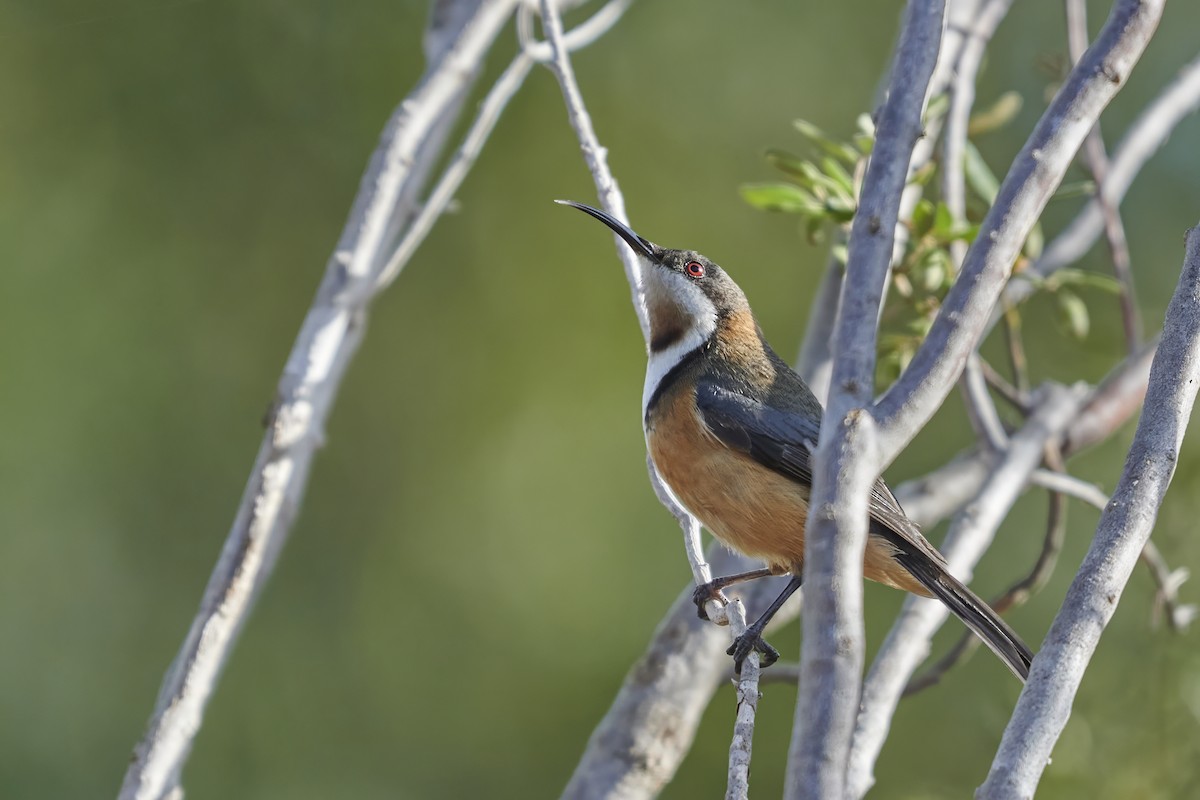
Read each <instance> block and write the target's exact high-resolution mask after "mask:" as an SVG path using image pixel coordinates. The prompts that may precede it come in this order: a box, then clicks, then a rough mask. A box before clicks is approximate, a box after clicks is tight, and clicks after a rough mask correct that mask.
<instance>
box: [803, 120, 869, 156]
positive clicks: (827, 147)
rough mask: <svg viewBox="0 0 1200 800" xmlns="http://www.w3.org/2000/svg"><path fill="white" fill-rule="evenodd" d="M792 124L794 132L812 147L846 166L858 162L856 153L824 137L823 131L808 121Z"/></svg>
mask: <svg viewBox="0 0 1200 800" xmlns="http://www.w3.org/2000/svg"><path fill="white" fill-rule="evenodd" d="M792 124H793V125H795V126H796V130H798V131H799V132H800V135H801V136H803V137H804V138H805V139H808V140H809V141H810V142H812V143H813V144H814V145H816V146H817V147H819V148H821V149H822V150H824V151H825V152H826V153H828V154H829V155H831V156H833V157H834V158H838V159H841V160H842V161H845V162H846V163H847V164H855V163H857V162H858V159H859V154H858V151H856V150H855V149H854V148H853V147H850V146H849V145H847V144H843V143H841V142H839V141H836V140H834V139H831V138H829V137H828V136H826V135H825V132H824V131H822V130H821V129H820V128H818V127H817V126H816V125H813V124H812V123H811V122H809V121H808V120H803V119H798V120H796V121H795V122H793V123H792Z"/></svg>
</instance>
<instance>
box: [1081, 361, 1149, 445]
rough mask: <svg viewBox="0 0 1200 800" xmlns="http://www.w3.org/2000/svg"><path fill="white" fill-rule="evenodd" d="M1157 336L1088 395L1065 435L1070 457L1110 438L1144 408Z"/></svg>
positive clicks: (1122, 363) (1123, 362) (1119, 365)
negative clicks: (1084, 404)
mask: <svg viewBox="0 0 1200 800" xmlns="http://www.w3.org/2000/svg"><path fill="white" fill-rule="evenodd" d="M1157 347H1158V339H1157V337H1156V338H1155V339H1154V340H1153V341H1151V342H1148V343H1147V344H1146V345H1145V346H1144V347H1143V348H1142V349H1141V350H1139V351H1138V352H1137V353H1134V354H1133V355H1131V356H1129V357H1128V358H1126V359H1125V360H1124V361H1122V362H1121V363H1120V364H1118V365H1117V367H1116V369H1114V370H1112V371H1111V372H1109V374H1108V375H1106V376H1105V377H1104V380H1102V381H1101V382H1100V385H1099V386H1097V387H1096V391H1094V392H1093V393H1092V396H1091V397H1090V398H1088V402H1087V405H1086V406H1084V408H1083V411H1082V412H1081V413H1080V414H1079V419H1077V420H1075V421H1074V422H1073V423H1071V427H1070V428H1068V429H1067V433H1066V435H1065V436H1064V437H1063V454H1064V455H1066V456H1068V457H1070V456H1072V455H1074V454H1075V453H1078V452H1079V451H1080V450H1084V449H1086V448H1088V447H1091V446H1092V445H1094V444H1096V443H1097V442H1101V441H1103V440H1105V439H1107V438H1108V437H1109V436H1111V435H1112V434H1113V431H1115V430H1116V429H1117V428H1119V427H1120V426H1121V425H1124V424H1125V422H1126V421H1127V420H1129V418H1130V417H1132V416H1133V414H1134V412H1135V411H1137V410H1138V409H1139V408H1141V407H1142V400H1143V398H1145V396H1146V387H1147V385H1148V384H1149V381H1150V363H1151V361H1152V360H1153V359H1154V353H1155V351H1156V348H1157Z"/></svg>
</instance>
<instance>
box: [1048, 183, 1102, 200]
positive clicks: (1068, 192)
mask: <svg viewBox="0 0 1200 800" xmlns="http://www.w3.org/2000/svg"><path fill="white" fill-rule="evenodd" d="M1095 194H1096V182H1095V181H1072V182H1071V183H1064V184H1062V185H1061V186H1059V187H1058V191H1057V192H1055V193H1054V196H1053V197H1051V198H1050V199H1051V200H1071V199H1073V198H1076V197H1092V196H1093V195H1095Z"/></svg>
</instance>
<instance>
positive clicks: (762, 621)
mask: <svg viewBox="0 0 1200 800" xmlns="http://www.w3.org/2000/svg"><path fill="white" fill-rule="evenodd" d="M799 588H800V576H799V575H793V576H792V579H791V580H790V581H788V585H787V586H785V587H783V591H782V592H780V593H779V597H776V598H775V602H773V603H771V606H770V607H769V608H768V609H767V610H766V611H764V612H763V615H762V616H761V617H759V618H758V619H757V620H755V621H754V624H753V625H751V626H749V627H748V628H746V632H745V633H743V634H742V635H741V636H739V637H737V638H736V639H734V640H733V644H732V645H730V647H729V649H728V650H726V651H725V652H726V653H728V654H729V655H731V656H733V671H734V672H736V673H737V674H739V675H741V674H742V662H743V661H745V660H746V656H748V655H750V653H751V651H754V650H757V651H758V653H759V655H761V656H762V662H761V665H762V666H764V667H769V666H771V665H772V664H774V663H775V662H776V661H778V660H779V651H778V650H776V649H775V648H774V647H771V645H769V644H767V643H766V641H765V640H764V639H763V638H762V632H763V629H764V628H766V627H767V623H768V622H770V621H771V617H773V616H775V614H776V612H778V611H779V609H781V608H783V604H784V603H786V602H787V599H788V598H789V597H791V596H792V595H793V594H795V593H796V590H797V589H799Z"/></svg>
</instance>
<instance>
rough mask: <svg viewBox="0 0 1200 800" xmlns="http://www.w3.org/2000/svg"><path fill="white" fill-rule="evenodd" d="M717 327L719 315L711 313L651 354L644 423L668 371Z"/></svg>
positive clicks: (643, 397)
mask: <svg viewBox="0 0 1200 800" xmlns="http://www.w3.org/2000/svg"><path fill="white" fill-rule="evenodd" d="M716 329H717V315H716V314H710V315H708V316H707V317H703V318H701V319H699V320H697V324H695V325H693V326H692V327H691V328H688V332H687V333H685V334H684V335H683V336H682V337H681V338H680V339H678V340H677V341H676V342H675V343H674V344H672V345H671V346H670V347H668V348H667V349H666V350H660V351H659V352H657V353H651V354H650V360H649V361H648V362H646V383H645V385H644V386H643V387H642V421H643V423H644V422H645V419H646V406H647V405H649V404H650V398H651V397H653V396H654V390H655V389H657V388H658V384H659V383H660V382H661V381H662V379H663V378H665V377H666V376H667V373H668V372H670V371H671V370H672V369H674V367H675V365H676V364H678V363H679V362H680V361H682V360H683V357H684V356H686V355H687V354H688V353H690V352H692V351H693V350H695V349H696V348H697V347H699V346H700V345H702V344H704V343H705V342H706V341H708V337H709V336H711V335H712V332H713V331H714V330H716Z"/></svg>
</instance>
